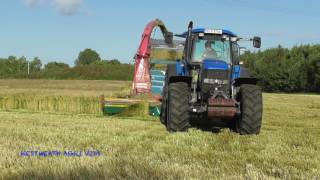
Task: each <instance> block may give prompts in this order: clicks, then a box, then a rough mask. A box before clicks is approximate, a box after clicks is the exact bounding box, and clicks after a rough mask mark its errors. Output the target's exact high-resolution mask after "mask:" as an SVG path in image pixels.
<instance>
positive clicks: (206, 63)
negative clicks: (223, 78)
mask: <svg viewBox="0 0 320 180" xmlns="http://www.w3.org/2000/svg"><path fill="white" fill-rule="evenodd" d="M202 63H203V67H204V69H207V70H228V69H229V65H228V64H227V63H226V62H224V61H221V60H211V59H210V60H209V59H205V60H203V62H202Z"/></svg>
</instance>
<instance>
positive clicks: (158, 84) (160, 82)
mask: <svg viewBox="0 0 320 180" xmlns="http://www.w3.org/2000/svg"><path fill="white" fill-rule="evenodd" d="M151 84H152V86H164V81H151Z"/></svg>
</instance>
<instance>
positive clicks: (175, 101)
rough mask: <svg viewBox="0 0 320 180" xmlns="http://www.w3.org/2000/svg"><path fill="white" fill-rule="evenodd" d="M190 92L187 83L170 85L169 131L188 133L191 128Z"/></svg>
mask: <svg viewBox="0 0 320 180" xmlns="http://www.w3.org/2000/svg"><path fill="white" fill-rule="evenodd" d="M189 95H190V90H189V86H188V84H187V83H184V82H176V83H171V84H169V88H168V99H167V101H168V106H167V113H168V114H167V117H168V119H167V129H168V131H170V132H177V131H187V130H188V128H189V127H190V122H189V120H190V113H189Z"/></svg>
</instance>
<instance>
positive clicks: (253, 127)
mask: <svg viewBox="0 0 320 180" xmlns="http://www.w3.org/2000/svg"><path fill="white" fill-rule="evenodd" d="M238 98H239V99H238V100H239V101H240V109H241V116H240V117H239V118H238V120H237V122H236V131H237V132H238V133H240V134H242V135H248V134H259V133H260V129H261V122H262V92H261V89H260V88H259V87H258V86H256V85H250V84H244V85H241V86H240V94H239V97H238Z"/></svg>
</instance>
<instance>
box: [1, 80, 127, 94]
mask: <svg viewBox="0 0 320 180" xmlns="http://www.w3.org/2000/svg"><path fill="white" fill-rule="evenodd" d="M130 85H131V82H129V81H106V80H25V79H23V80H19V79H0V96H7V95H17V94H18V95H20V94H23V95H44V96H90V97H99V96H100V95H102V94H104V95H105V96H108V97H115V96H118V94H119V91H123V89H124V88H128V87H129V88H130Z"/></svg>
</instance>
